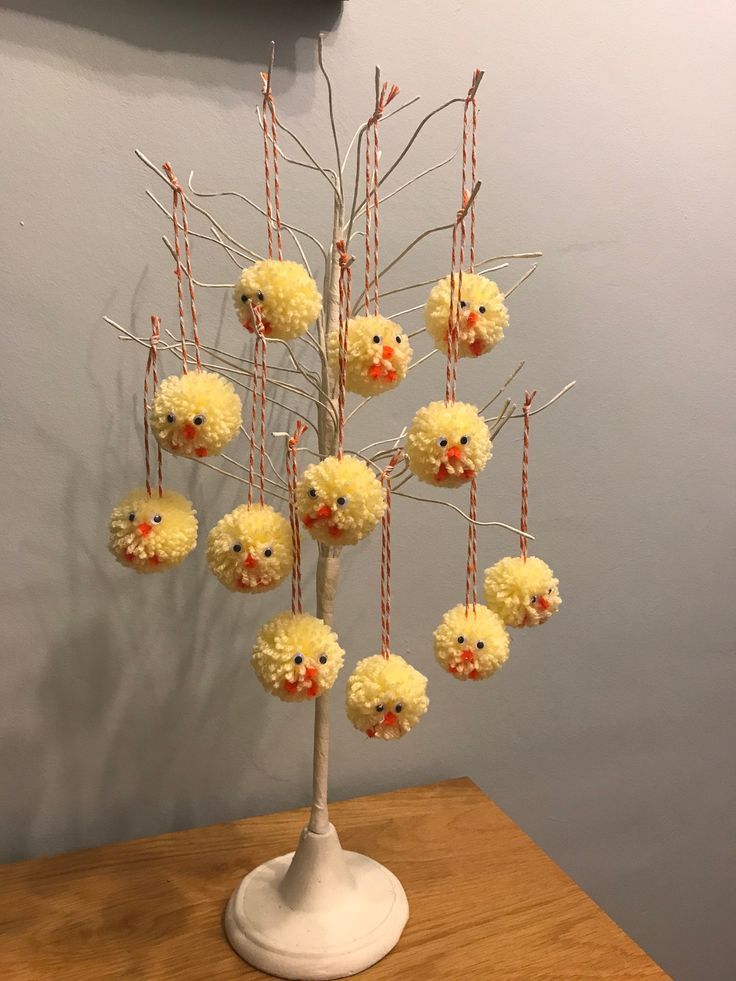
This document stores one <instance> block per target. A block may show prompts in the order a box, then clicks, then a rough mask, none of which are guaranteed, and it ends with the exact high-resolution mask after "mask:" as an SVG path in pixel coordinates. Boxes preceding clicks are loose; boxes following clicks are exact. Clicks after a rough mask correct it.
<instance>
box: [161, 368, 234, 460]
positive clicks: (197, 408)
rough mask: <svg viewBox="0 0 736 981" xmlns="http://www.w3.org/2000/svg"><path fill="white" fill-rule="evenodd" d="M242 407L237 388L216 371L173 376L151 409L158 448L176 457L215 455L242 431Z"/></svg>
mask: <svg viewBox="0 0 736 981" xmlns="http://www.w3.org/2000/svg"><path fill="white" fill-rule="evenodd" d="M242 411H243V406H242V404H241V402H240V399H239V397H238V396H237V394H236V392H235V389H234V388H233V386H232V385H231V384H230V382H229V381H227V379H225V378H223V377H222V375H218V374H215V372H213V371H190V372H189V373H188V374H186V375H170V376H169V377H168V378H164V380H163V381H162V382H161V384H160V385H159V388H158V391H157V392H156V397H155V398H154V400H153V405H152V406H151V429H152V430H153V435H154V436H155V437H156V439H157V441H158V444H159V446H161V447H162V449H164V450H168V451H169V453H173V454H174V455H175V456H188V457H192V456H199V457H202V456H215V455H216V454H218V453H221V452H222V450H223V449H224V448H225V447H226V446H227V444H228V443H229V442H230V440H231V439H233V437H234V436H235V434H236V433H237V432H238V430H239V428H240V419H241V413H242Z"/></svg>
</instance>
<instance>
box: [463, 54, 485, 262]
mask: <svg viewBox="0 0 736 981" xmlns="http://www.w3.org/2000/svg"><path fill="white" fill-rule="evenodd" d="M482 78H483V72H482V71H480V69H478V68H476V69H475V71H474V72H473V80H472V82H471V84H470V88H469V89H468V94H467V96H466V98H465V106H464V109H463V196H464V195H465V194H470V193H471V191H472V190H473V188H474V187H475V185H476V183H477V180H478V102H477V100H476V92H477V91H478V86H479V85H480V81H481V79H482ZM468 152H469V153H470V181H469V182H468V180H467V174H468ZM469 219H470V220H469V225H470V254H469V263H468V266H469V269H470V272H475V200H473V202H472V203H471V205H470V214H469Z"/></svg>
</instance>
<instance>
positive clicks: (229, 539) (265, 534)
mask: <svg viewBox="0 0 736 981" xmlns="http://www.w3.org/2000/svg"><path fill="white" fill-rule="evenodd" d="M207 564H208V565H209V567H210V570H211V571H212V572H213V573H214V574H215V575H216V576H217V578H218V579H219V580H220V582H221V583H222V584H223V586H227V588H228V589H230V590H232V592H237V593H265V592H266V591H267V590H269V589H274V588H275V587H276V586H278V585H279V583H281V582H283V581H284V579H285V578H286V577H287V576H288V574H289V573H290V572H291V564H292V550H291V528H290V526H289V522H288V521H287V520H286V518H284V517H283V515H281V514H279V513H278V511H274V509H273V508H272V507H270V506H269V505H268V504H253V505H252V506H251V507H248V505H247V504H241V505H240V506H239V507H237V508H235V510H234V511H230V513H229V514H226V515H225V516H224V517H223V518H220V520H219V521H218V522H217V524H216V525H215V527H214V528H213V529H212V530H211V531H210V533H209V536H208V537H207Z"/></svg>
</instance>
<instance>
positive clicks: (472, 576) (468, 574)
mask: <svg viewBox="0 0 736 981" xmlns="http://www.w3.org/2000/svg"><path fill="white" fill-rule="evenodd" d="M468 517H469V518H470V521H469V522H468V560H467V564H466V570H465V614H466V616H467V614H468V613H469V612H470V608H471V606H472V608H473V613H475V608H476V606H477V605H478V524H477V522H478V478H477V476H476V475H475V474H473V476H472V479H471V481H470V506H469V508H468Z"/></svg>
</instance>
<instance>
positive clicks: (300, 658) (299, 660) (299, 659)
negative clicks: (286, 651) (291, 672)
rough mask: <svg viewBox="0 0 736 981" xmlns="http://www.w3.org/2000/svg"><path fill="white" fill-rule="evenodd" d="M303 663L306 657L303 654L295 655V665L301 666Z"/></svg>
mask: <svg viewBox="0 0 736 981" xmlns="http://www.w3.org/2000/svg"><path fill="white" fill-rule="evenodd" d="M303 661H304V655H303V654H295V655H294V664H301V663H302V662H303Z"/></svg>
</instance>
